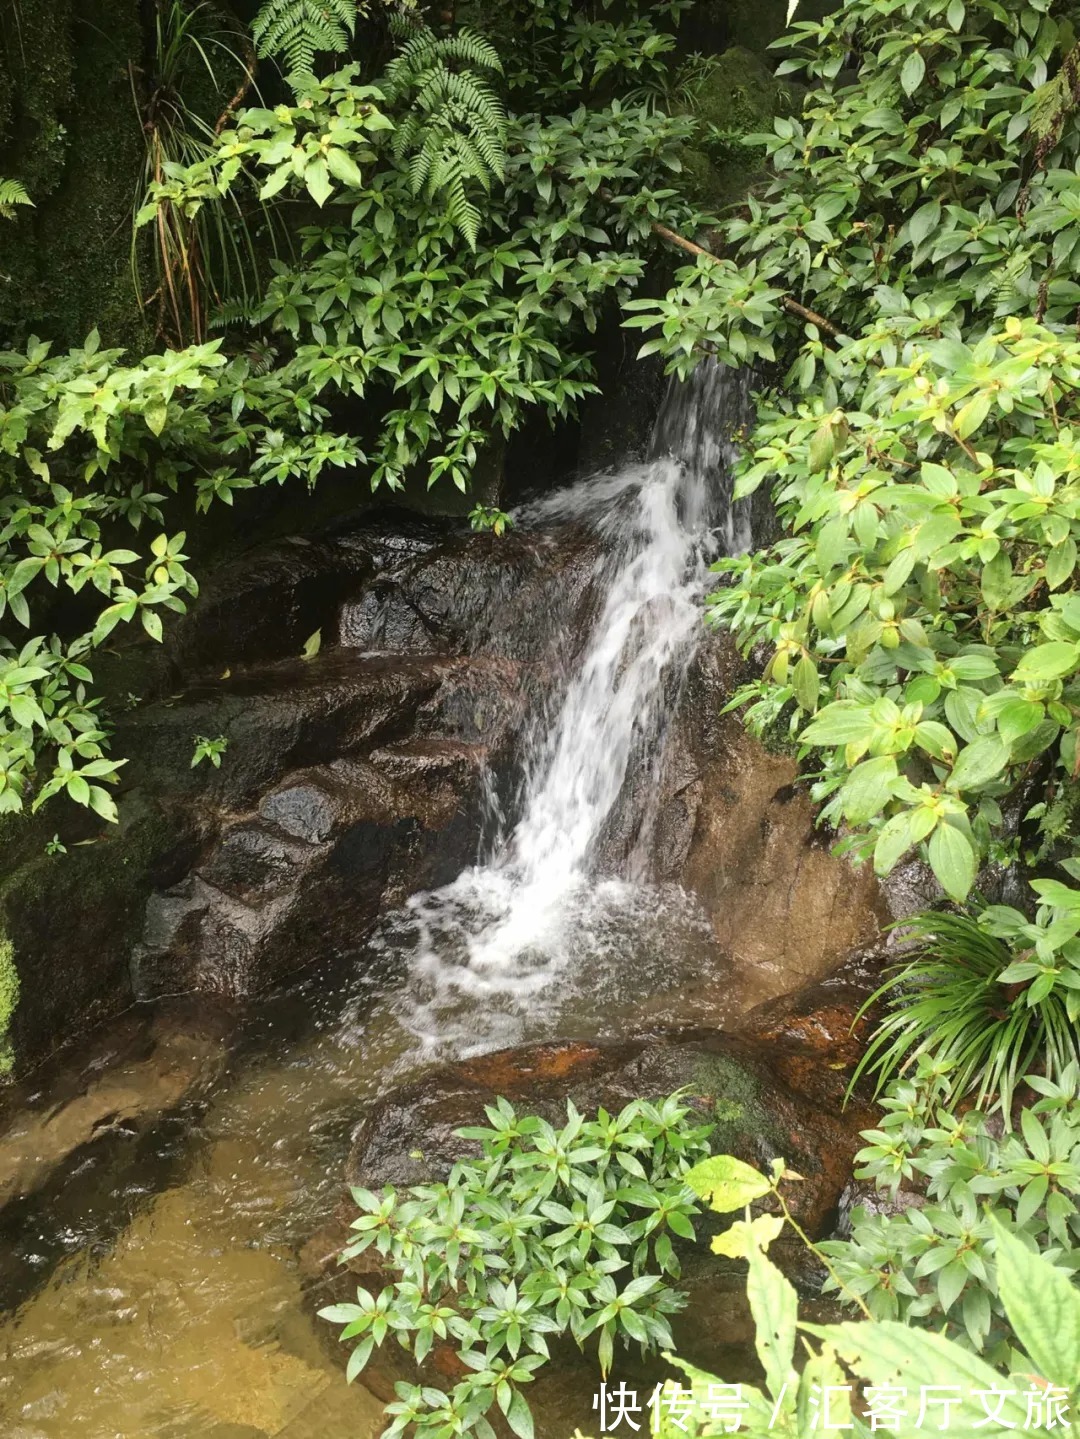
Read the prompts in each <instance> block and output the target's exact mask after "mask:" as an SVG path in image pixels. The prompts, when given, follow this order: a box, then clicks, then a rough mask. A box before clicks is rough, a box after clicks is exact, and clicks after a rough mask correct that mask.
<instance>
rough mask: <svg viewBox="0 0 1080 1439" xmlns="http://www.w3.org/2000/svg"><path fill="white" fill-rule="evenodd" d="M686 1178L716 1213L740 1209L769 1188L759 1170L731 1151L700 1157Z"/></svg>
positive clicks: (769, 1185)
mask: <svg viewBox="0 0 1080 1439" xmlns="http://www.w3.org/2000/svg"><path fill="white" fill-rule="evenodd" d="M686 1182H687V1184H688V1185H689V1186H690V1188H691V1189H692V1190H693V1191H694V1193H695V1194H696V1195H698V1197H699V1198H701V1199H707V1200H708V1201H709V1204H710V1206H711V1208H713V1209H715V1210H716V1211H717V1212H718V1213H719V1214H730V1213H731V1211H732V1210H733V1209H743V1208H745V1207H746V1205H747V1204H749V1203H750V1202H751V1201H752V1200H754V1199H760V1198H761V1197H762V1196H763V1195H765V1194H768V1193H769V1191H770V1190H771V1189H772V1184H771V1183H770V1181H769V1180H768V1179H766V1178H765V1176H764V1175H763V1174H759V1173H758V1171H757V1170H756V1169H755V1168H754V1167H753V1166H752V1165H750V1164H744V1163H743V1161H742V1160H741V1159H736V1158H735V1156H734V1155H732V1154H714V1155H713V1156H712V1158H711V1159H703V1160H702V1161H701V1163H700V1164H696V1165H695V1166H694V1167H693V1169H691V1170H690V1171H689V1172H688V1173H687V1175H686Z"/></svg>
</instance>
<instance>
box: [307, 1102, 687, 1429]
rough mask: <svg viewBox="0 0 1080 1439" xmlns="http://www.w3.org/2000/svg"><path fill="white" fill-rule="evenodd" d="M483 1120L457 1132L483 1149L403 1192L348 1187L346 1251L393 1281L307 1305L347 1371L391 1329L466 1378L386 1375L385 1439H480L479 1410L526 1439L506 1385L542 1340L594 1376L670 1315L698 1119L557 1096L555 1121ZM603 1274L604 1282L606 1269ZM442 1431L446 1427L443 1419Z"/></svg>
mask: <svg viewBox="0 0 1080 1439" xmlns="http://www.w3.org/2000/svg"><path fill="white" fill-rule="evenodd" d="M486 1112H487V1116H488V1119H489V1121H490V1123H491V1128H490V1129H487V1128H470V1129H463V1130H460V1131H459V1133H460V1135H461V1136H462V1138H468V1139H475V1140H478V1141H479V1142H480V1144H481V1146H482V1149H483V1156H482V1158H480V1159H477V1160H462V1161H460V1162H459V1163H457V1164H455V1165H454V1167H453V1169H452V1170H451V1172H450V1176H449V1178H448V1180H447V1181H446V1183H444V1184H427V1185H417V1186H415V1187H414V1188H412V1189H410V1190H409V1191H408V1192H407V1193H406V1194H403V1195H402V1194H398V1193H397V1192H396V1191H395V1190H393V1189H391V1188H386V1189H384V1190H383V1192H382V1193H381V1194H380V1195H376V1194H373V1193H371V1192H370V1191H368V1190H365V1189H354V1190H353V1191H352V1194H353V1198H354V1200H355V1202H356V1204H357V1206H358V1208H359V1209H360V1211H361V1213H360V1217H359V1218H358V1219H355V1220H354V1221H353V1224H352V1227H353V1229H354V1230H356V1231H357V1237H356V1238H355V1239H354V1240H352V1241H351V1242H350V1244H349V1245H348V1246H347V1247H346V1248H345V1250H344V1252H343V1255H342V1258H343V1260H348V1259H351V1258H355V1257H356V1256H358V1255H360V1254H362V1253H364V1252H365V1251H366V1250H368V1249H370V1248H372V1247H374V1250H375V1252H376V1254H377V1256H378V1260H379V1264H380V1267H381V1268H383V1269H385V1270H386V1271H389V1272H391V1273H393V1274H395V1275H396V1276H397V1277H396V1278H395V1279H394V1280H393V1281H392V1282H391V1283H389V1284H387V1285H386V1286H385V1287H384V1288H383V1289H382V1290H381V1291H380V1292H379V1293H378V1294H376V1295H372V1294H371V1293H369V1292H368V1290H366V1289H364V1288H362V1287H361V1288H359V1289H358V1290H357V1302H356V1303H355V1304H335V1305H332V1306H330V1307H329V1308H327V1309H324V1310H322V1311H321V1314H322V1316H323V1317H324V1318H326V1319H329V1320H331V1321H332V1322H333V1323H335V1324H341V1325H343V1326H344V1328H343V1329H342V1334H341V1338H342V1340H344V1341H350V1340H356V1341H358V1342H357V1343H356V1346H355V1348H354V1349H353V1352H352V1355H351V1356H350V1359H349V1364H348V1370H347V1374H348V1378H349V1379H350V1380H352V1379H354V1378H355V1377H356V1376H357V1375H358V1374H360V1373H361V1372H362V1370H363V1368H364V1366H365V1365H366V1364H367V1362H368V1360H369V1359H370V1357H371V1354H372V1352H373V1350H374V1349H375V1348H376V1347H378V1346H380V1345H381V1344H383V1343H384V1341H385V1340H386V1339H387V1337H388V1336H390V1335H393V1337H394V1338H395V1339H396V1340H397V1342H398V1343H399V1344H400V1345H401V1346H402V1348H404V1349H405V1350H406V1351H408V1352H409V1353H411V1354H412V1355H413V1356H414V1358H415V1359H416V1361H417V1363H421V1362H422V1361H423V1360H424V1359H425V1357H426V1356H427V1355H428V1354H429V1353H430V1351H431V1348H432V1346H433V1345H434V1344H435V1343H436V1341H438V1340H450V1341H453V1342H454V1343H455V1344H456V1346H457V1352H458V1355H459V1356H460V1358H461V1360H462V1362H463V1363H464V1365H465V1366H466V1367H467V1368H468V1369H469V1370H470V1371H472V1372H471V1373H470V1375H469V1377H468V1378H466V1379H463V1380H462V1381H461V1382H460V1383H458V1384H457V1385H455V1387H454V1389H453V1390H452V1391H451V1392H450V1393H449V1394H447V1393H444V1392H442V1391H441V1390H437V1389H433V1388H431V1387H429V1386H426V1385H420V1384H409V1383H405V1382H402V1383H398V1384H397V1385H396V1392H397V1396H398V1397H397V1400H396V1401H395V1402H394V1403H392V1404H390V1405H389V1406H388V1407H387V1415H388V1416H389V1417H390V1420H391V1422H390V1424H389V1427H388V1428H387V1429H386V1431H385V1433H386V1435H388V1436H389V1435H395V1434H401V1433H403V1432H405V1431H406V1430H407V1429H409V1426H410V1425H415V1430H413V1431H412V1432H415V1433H417V1434H432V1435H435V1434H443V1433H458V1434H460V1433H476V1434H478V1435H481V1436H484V1439H491V1436H492V1435H493V1434H494V1431H493V1429H492V1427H491V1424H490V1422H489V1421H488V1420H487V1419H486V1418H485V1417H484V1416H485V1415H486V1414H487V1413H488V1411H489V1410H490V1409H491V1407H492V1405H493V1404H494V1405H497V1406H498V1409H499V1410H501V1412H502V1413H503V1414H504V1415H505V1416H506V1420H507V1422H508V1423H509V1425H510V1427H511V1429H512V1430H513V1431H514V1433H515V1434H518V1435H520V1436H522V1439H531V1436H532V1432H533V1426H532V1417H531V1414H530V1412H529V1407H528V1403H527V1402H526V1400H525V1398H524V1395H523V1394H522V1392H521V1386H522V1385H524V1384H528V1383H530V1382H531V1380H532V1378H533V1376H534V1373H535V1371H536V1370H537V1369H538V1368H539V1367H540V1366H541V1365H542V1364H544V1363H545V1362H546V1360H547V1359H548V1358H549V1351H548V1339H549V1337H550V1336H552V1335H559V1334H569V1335H570V1336H571V1337H572V1338H573V1339H574V1340H575V1342H576V1343H577V1344H578V1345H579V1347H584V1345H585V1343H586V1341H587V1340H589V1339H591V1338H593V1337H594V1336H595V1338H596V1339H597V1345H598V1354H599V1361H600V1367H601V1370H602V1371H603V1373H605V1374H606V1373H607V1372H608V1370H609V1369H610V1367H611V1363H612V1357H613V1355H614V1351H615V1341H616V1339H618V1340H620V1341H621V1342H622V1343H624V1344H629V1343H631V1342H633V1343H636V1344H639V1345H640V1346H641V1348H642V1349H643V1350H649V1349H655V1348H657V1347H662V1346H670V1345H671V1342H672V1339H671V1331H670V1328H669V1326H668V1318H667V1316H668V1315H669V1314H672V1313H674V1312H675V1311H676V1310H677V1309H679V1308H681V1306H682V1303H683V1300H682V1297H681V1296H680V1295H679V1293H678V1292H677V1291H676V1290H674V1289H672V1288H671V1287H670V1286H669V1285H668V1284H667V1283H666V1282H665V1276H669V1277H671V1278H673V1279H677V1278H678V1277H679V1274H680V1266H679V1260H678V1257H677V1255H676V1253H675V1250H674V1247H673V1245H672V1239H671V1236H672V1235H675V1236H677V1237H680V1238H684V1239H692V1238H693V1237H694V1230H693V1226H692V1224H691V1218H692V1216H693V1215H694V1214H695V1213H696V1212H697V1208H696V1205H695V1203H694V1196H693V1194H692V1193H691V1191H690V1190H689V1189H688V1188H687V1185H686V1180H685V1176H686V1174H687V1171H688V1170H689V1169H690V1168H691V1166H692V1165H693V1164H694V1163H695V1162H696V1161H697V1160H699V1159H701V1158H702V1156H703V1155H704V1154H706V1153H707V1152H708V1146H707V1143H706V1139H707V1135H708V1132H709V1131H708V1128H703V1127H701V1126H699V1125H697V1124H695V1122H694V1119H693V1116H692V1115H691V1113H690V1111H689V1110H688V1109H687V1108H686V1106H684V1105H682V1104H680V1102H679V1099H678V1096H672V1097H671V1098H669V1099H666V1100H664V1101H663V1102H662V1103H659V1104H656V1105H653V1104H648V1103H645V1102H642V1101H635V1102H633V1103H631V1104H629V1105H627V1106H626V1108H625V1109H623V1110H622V1111H621V1113H620V1114H618V1115H610V1114H608V1113H607V1112H606V1111H605V1110H603V1109H601V1110H599V1111H598V1113H597V1117H596V1118H595V1119H592V1120H586V1119H584V1118H583V1117H582V1115H581V1114H579V1113H578V1112H577V1110H576V1109H575V1108H574V1106H573V1104H568V1105H567V1123H566V1124H565V1125H564V1126H563V1128H562V1129H554V1128H553V1127H552V1126H551V1125H550V1124H548V1123H547V1122H546V1121H544V1120H542V1119H538V1118H536V1117H534V1116H528V1117H519V1116H518V1115H517V1114H516V1113H515V1111H514V1109H513V1108H512V1106H511V1105H510V1104H509V1103H507V1101H506V1100H505V1099H500V1100H499V1101H498V1102H497V1103H496V1104H495V1105H494V1106H491V1107H489V1108H488V1109H487V1111H486ZM616 1276H618V1277H616ZM444 1426H451V1427H447V1428H444Z"/></svg>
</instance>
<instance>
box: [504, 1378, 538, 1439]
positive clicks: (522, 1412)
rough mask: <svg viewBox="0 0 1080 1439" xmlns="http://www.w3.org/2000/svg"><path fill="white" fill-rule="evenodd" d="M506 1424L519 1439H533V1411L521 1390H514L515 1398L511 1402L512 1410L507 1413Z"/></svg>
mask: <svg viewBox="0 0 1080 1439" xmlns="http://www.w3.org/2000/svg"><path fill="white" fill-rule="evenodd" d="M506 1422H507V1423H508V1424H509V1425H510V1428H511V1429H512V1430H513V1431H514V1433H515V1434H516V1435H517V1436H518V1439H533V1433H534V1431H533V1417H532V1411H531V1410H530V1409H529V1406H528V1404H526V1402H525V1399H524V1396H523V1395H522V1394H521V1392H520V1390H517V1389H515V1390H514V1396H513V1398H512V1399H511V1400H510V1408H509V1409H508V1410H507V1411H506Z"/></svg>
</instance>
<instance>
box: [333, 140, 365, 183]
mask: <svg viewBox="0 0 1080 1439" xmlns="http://www.w3.org/2000/svg"><path fill="white" fill-rule="evenodd" d="M326 167H327V169H328V170H329V171H330V173H331V175H333V177H334V179H335V180H340V181H341V183H342V184H343V185H348V187H349V188H350V189H351V190H362V189H363V188H364V177H363V175H362V174H361V173H360V167H359V165H358V164H357V163H356V161H355V160H354V159H353V157H352V156H351V155H350V154H349V153H348V152H347V151H346V150H339V149H338V148H337V147H336V146H331V147H330V149H329V150H327V152H326Z"/></svg>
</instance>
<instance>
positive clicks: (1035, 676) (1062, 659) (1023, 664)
mask: <svg viewBox="0 0 1080 1439" xmlns="http://www.w3.org/2000/svg"><path fill="white" fill-rule="evenodd" d="M1078 664H1080V645H1075V644H1069V643H1067V642H1066V641H1065V640H1053V641H1051V643H1050V644H1047V645H1036V646H1035V648H1034V649H1033V650H1028V652H1027V653H1026V654H1025V655H1024V657H1023V658H1022V659H1021V661H1020V663H1019V664H1018V665H1017V666H1016V669H1015V670H1014V671H1013V679H1014V680H1017V681H1018V682H1020V683H1029V682H1032V681H1034V682H1036V683H1037V682H1039V681H1040V680H1054V679H1061V678H1062V676H1063V675H1067V674H1072V672H1073V670H1075V669H1076V667H1077V665H1078Z"/></svg>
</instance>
